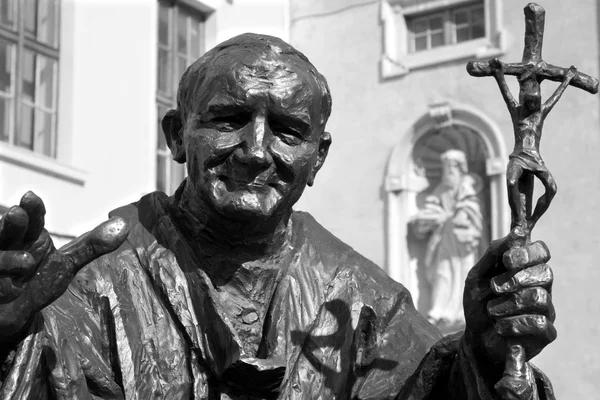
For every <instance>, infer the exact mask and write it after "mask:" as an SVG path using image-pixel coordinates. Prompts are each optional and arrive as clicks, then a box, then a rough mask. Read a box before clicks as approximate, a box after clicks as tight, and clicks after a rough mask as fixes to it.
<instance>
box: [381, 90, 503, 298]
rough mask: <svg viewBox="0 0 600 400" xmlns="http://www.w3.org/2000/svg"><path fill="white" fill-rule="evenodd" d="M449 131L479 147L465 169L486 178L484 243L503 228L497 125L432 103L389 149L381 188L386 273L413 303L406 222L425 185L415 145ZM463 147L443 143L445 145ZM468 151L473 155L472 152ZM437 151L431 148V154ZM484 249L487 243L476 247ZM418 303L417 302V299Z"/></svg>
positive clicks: (461, 108)
mask: <svg viewBox="0 0 600 400" xmlns="http://www.w3.org/2000/svg"><path fill="white" fill-rule="evenodd" d="M448 130H455V131H456V132H459V135H460V136H462V137H463V138H462V139H459V141H460V140H464V139H465V137H466V138H467V139H468V135H474V137H473V138H472V139H473V140H472V143H470V144H467V146H475V148H477V146H480V147H481V150H482V151H483V152H484V160H482V161H481V162H480V163H478V165H470V169H471V168H473V169H475V170H476V171H474V172H477V173H479V174H481V175H483V177H484V178H485V179H486V191H487V192H486V194H485V199H486V200H485V203H486V209H487V217H488V223H489V225H488V235H487V237H486V240H487V241H489V240H490V239H491V240H493V239H496V238H500V237H503V236H504V235H506V233H507V232H508V228H509V215H510V212H509V208H508V203H507V200H506V184H505V172H506V171H505V168H506V162H507V160H508V157H507V154H506V150H505V145H504V140H503V137H502V133H501V132H500V130H499V128H498V126H497V125H496V124H495V123H494V122H493V121H492V120H491V119H490V118H489V117H487V116H486V115H485V114H483V113H482V112H481V111H479V110H477V109H476V108H474V107H470V106H465V105H458V104H453V103H449V102H444V103H438V104H433V105H431V106H430V109H429V112H428V113H426V114H425V115H423V116H422V117H421V118H419V119H418V120H417V121H416V122H415V123H414V124H413V125H412V127H411V128H410V129H409V130H408V131H407V132H405V133H404V135H403V136H402V137H401V138H400V141H399V142H398V143H397V144H396V145H395V147H394V148H393V150H392V152H391V156H390V159H389V162H388V165H387V169H386V176H385V181H384V190H385V198H386V207H385V212H386V218H385V221H386V271H387V273H388V274H389V275H390V276H391V277H392V278H393V279H395V280H396V281H398V282H400V283H402V284H403V285H405V286H406V287H407V288H408V289H409V290H410V292H411V293H412V295H413V299H414V302H415V305H417V307H418V306H419V305H420V304H422V303H423V301H419V300H420V299H419V296H420V290H419V286H420V285H419V283H420V282H419V276H418V265H417V261H418V260H417V259H416V258H415V257H414V254H411V251H410V250H409V244H408V234H409V230H408V224H409V222H410V219H411V217H412V216H414V215H415V214H416V213H417V212H418V201H419V200H418V195H419V193H423V191H425V190H426V189H427V188H428V186H430V184H431V180H430V179H428V177H426V176H424V174H423V173H422V171H420V169H422V168H423V166H422V165H418V163H417V162H415V160H414V157H413V156H414V152H415V147H416V146H422V144H423V140H424V139H426V136H427V135H431V134H432V132H436V131H446V132H447V131H448ZM464 145H465V144H464V143H462V144H460V143H459V144H457V143H449V144H448V146H449V147H460V146H464ZM469 151H477V150H476V149H475V150H473V149H471V150H469ZM435 152H437V153H439V152H440V149H436V150H435V151H434V153H435ZM482 244H483V245H484V246H487V244H488V243H482ZM421 300H423V299H421Z"/></svg>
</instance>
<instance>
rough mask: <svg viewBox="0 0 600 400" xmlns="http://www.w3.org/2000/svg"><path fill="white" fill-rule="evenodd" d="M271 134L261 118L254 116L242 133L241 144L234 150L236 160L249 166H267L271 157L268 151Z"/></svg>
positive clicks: (260, 167)
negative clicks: (253, 119)
mask: <svg viewBox="0 0 600 400" xmlns="http://www.w3.org/2000/svg"><path fill="white" fill-rule="evenodd" d="M270 137H272V134H271V132H270V130H269V127H268V126H267V124H266V122H265V120H264V119H263V118H256V119H255V121H253V122H252V123H251V124H249V126H248V127H247V131H246V132H245V133H244V140H243V142H242V146H240V147H239V148H238V149H236V151H235V153H234V154H235V156H236V158H237V160H238V161H239V162H241V163H244V164H247V165H248V166H250V167H251V168H258V169H262V168H268V166H269V165H271V163H272V162H273V158H272V156H271V154H270V153H269V151H268V146H269V142H270Z"/></svg>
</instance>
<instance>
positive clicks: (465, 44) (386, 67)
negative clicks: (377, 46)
mask: <svg viewBox="0 0 600 400" xmlns="http://www.w3.org/2000/svg"><path fill="white" fill-rule="evenodd" d="M500 3H501V0H477V1H476V0H382V3H381V4H382V6H381V21H382V26H383V53H382V57H381V75H382V77H383V78H393V77H396V76H401V75H404V74H407V73H408V72H409V71H410V70H413V69H417V68H423V67H427V66H430V65H437V64H441V63H446V62H450V61H457V60H465V59H488V58H492V57H498V56H500V55H502V54H503V53H504V52H505V51H506V49H507V40H506V37H507V35H506V33H505V31H504V30H503V29H502V12H501V10H500V5H501V4H500Z"/></svg>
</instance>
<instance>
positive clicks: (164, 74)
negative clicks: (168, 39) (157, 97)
mask: <svg viewBox="0 0 600 400" xmlns="http://www.w3.org/2000/svg"><path fill="white" fill-rule="evenodd" d="M170 56H171V52H169V51H167V50H165V49H161V48H159V49H158V91H159V92H162V93H164V94H166V95H167V96H170V95H171V63H170V58H171V57H170Z"/></svg>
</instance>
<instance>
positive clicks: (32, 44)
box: [0, 0, 60, 158]
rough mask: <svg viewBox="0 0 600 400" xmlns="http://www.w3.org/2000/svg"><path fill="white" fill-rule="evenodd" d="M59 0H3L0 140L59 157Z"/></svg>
mask: <svg viewBox="0 0 600 400" xmlns="http://www.w3.org/2000/svg"><path fill="white" fill-rule="evenodd" d="M59 10H60V0H0V142H5V143H8V144H10V145H13V146H18V147H22V148H25V149H29V150H32V151H34V152H36V153H41V154H44V155H46V156H49V157H53V158H55V157H56V122H57V107H56V102H57V92H58V88H57V80H58V55H59V45H58V41H59V40H58V37H59V36H58V35H59Z"/></svg>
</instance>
